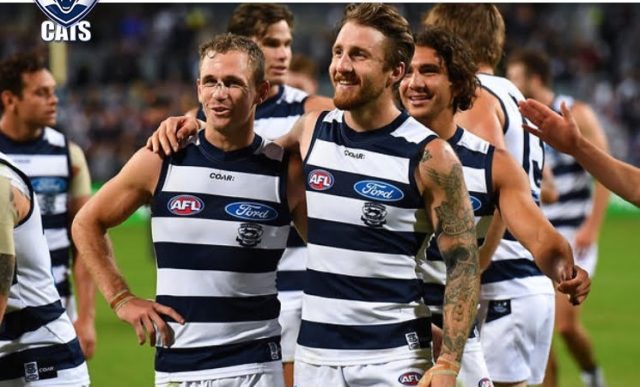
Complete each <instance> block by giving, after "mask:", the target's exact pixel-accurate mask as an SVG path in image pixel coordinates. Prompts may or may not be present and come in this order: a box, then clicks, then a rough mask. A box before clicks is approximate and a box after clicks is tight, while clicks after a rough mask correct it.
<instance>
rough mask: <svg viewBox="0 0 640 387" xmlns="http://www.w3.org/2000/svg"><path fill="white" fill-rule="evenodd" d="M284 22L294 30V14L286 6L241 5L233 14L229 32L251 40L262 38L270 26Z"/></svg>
mask: <svg viewBox="0 0 640 387" xmlns="http://www.w3.org/2000/svg"><path fill="white" fill-rule="evenodd" d="M281 20H284V21H286V22H287V24H288V25H289V28H291V29H293V13H291V11H290V10H289V8H287V6H285V5H280V4H270V3H257V4H256V3H247V4H240V5H239V6H238V7H237V8H236V9H235V10H234V11H233V14H231V18H230V19H229V24H228V26H227V32H230V33H232V34H236V35H242V36H247V37H249V38H253V37H256V38H262V37H263V36H264V34H265V33H266V32H267V29H268V28H269V26H270V25H272V24H274V23H277V22H279V21H281Z"/></svg>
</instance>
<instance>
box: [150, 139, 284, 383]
mask: <svg viewBox="0 0 640 387" xmlns="http://www.w3.org/2000/svg"><path fill="white" fill-rule="evenodd" d="M204 134H205V131H201V132H200V133H198V137H197V141H196V143H195V144H191V145H189V146H188V147H187V148H185V150H184V151H183V152H181V153H179V154H177V155H174V156H172V157H170V158H167V159H165V161H164V163H163V167H162V173H161V176H160V179H159V182H158V186H157V188H156V192H155V194H154V199H153V203H152V218H151V227H152V237H153V244H154V248H155V252H156V258H157V290H156V300H157V302H159V303H161V304H164V305H168V306H170V307H172V308H174V309H175V310H176V311H177V312H178V313H180V314H181V315H182V316H183V317H184V318H185V320H186V323H185V325H179V324H177V323H175V322H173V321H170V322H169V324H170V326H171V328H172V329H173V330H174V332H175V343H174V344H173V345H172V346H171V347H170V348H163V347H161V345H160V344H159V345H158V348H157V349H156V350H157V351H156V362H155V364H156V365H155V368H156V383H168V382H171V381H174V382H175V381H178V382H179V381H188V380H208V379H216V378H222V377H232V376H240V375H246V374H252V373H258V372H261V371H262V370H266V367H269V368H273V367H281V365H280V364H281V363H280V359H281V354H280V326H279V324H278V315H279V313H280V304H279V302H278V298H277V294H276V267H277V264H278V260H279V259H280V257H281V256H282V253H283V251H284V248H285V245H286V242H287V236H288V234H289V228H290V225H289V224H290V221H291V218H290V215H289V208H288V204H287V199H286V188H285V184H286V180H287V177H286V175H287V158H286V157H279V158H278V157H276V158H274V157H270V156H268V155H267V154H271V153H278V152H268V150H269V149H268V147H270V146H275V144H268V145H265V143H264V141H263V139H262V138H261V137H260V136H258V135H256V136H255V139H254V141H253V143H252V144H251V145H250V146H249V147H247V148H243V149H239V150H236V151H232V152H223V151H221V150H219V149H217V148H215V147H214V146H213V145H211V144H210V143H209V142H207V141H206V139H205V137H204ZM278 150H280V149H278ZM280 153H282V152H280Z"/></svg>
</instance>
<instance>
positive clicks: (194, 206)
mask: <svg viewBox="0 0 640 387" xmlns="http://www.w3.org/2000/svg"><path fill="white" fill-rule="evenodd" d="M167 208H168V209H169V211H170V212H171V213H172V214H174V215H179V216H189V215H195V214H198V213H200V212H202V210H204V202H203V201H202V199H200V198H199V197H196V196H193V195H178V196H174V197H172V198H171V199H170V200H169V203H168V204H167Z"/></svg>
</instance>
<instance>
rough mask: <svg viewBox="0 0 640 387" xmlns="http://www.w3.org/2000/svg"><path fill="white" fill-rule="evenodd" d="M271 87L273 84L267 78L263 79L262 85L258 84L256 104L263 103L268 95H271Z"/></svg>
mask: <svg viewBox="0 0 640 387" xmlns="http://www.w3.org/2000/svg"><path fill="white" fill-rule="evenodd" d="M270 88H271V85H270V84H269V81H267V80H265V81H263V82H262V83H261V84H260V85H258V87H257V93H256V99H255V103H256V105H259V104H261V103H263V102H264V101H265V100H266V99H267V97H268V96H269V89H270Z"/></svg>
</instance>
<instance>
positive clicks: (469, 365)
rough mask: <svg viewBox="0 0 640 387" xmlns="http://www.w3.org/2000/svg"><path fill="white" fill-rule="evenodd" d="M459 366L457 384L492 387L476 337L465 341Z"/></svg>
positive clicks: (480, 345)
mask: <svg viewBox="0 0 640 387" xmlns="http://www.w3.org/2000/svg"><path fill="white" fill-rule="evenodd" d="M460 365H461V367H460V373H459V374H458V384H461V385H462V386H465V387H466V386H469V387H493V383H492V382H491V377H490V376H489V370H488V369H487V363H486V362H485V360H484V352H483V351H482V344H480V340H479V338H478V337H474V338H472V339H467V343H466V344H465V346H464V352H463V353H462V362H461V364H460Z"/></svg>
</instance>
